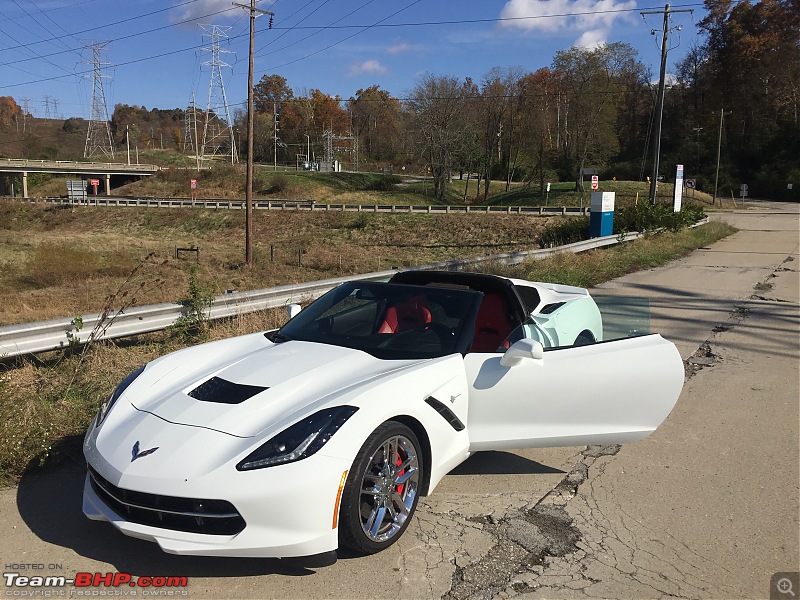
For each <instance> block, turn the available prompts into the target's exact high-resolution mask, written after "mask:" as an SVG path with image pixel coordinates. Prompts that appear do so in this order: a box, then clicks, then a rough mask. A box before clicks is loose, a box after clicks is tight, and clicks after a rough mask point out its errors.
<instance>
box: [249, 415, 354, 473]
mask: <svg viewBox="0 0 800 600" xmlns="http://www.w3.org/2000/svg"><path fill="white" fill-rule="evenodd" d="M357 410H358V409H357V408H355V407H354V406H337V407H335V408H326V409H324V410H321V411H319V412H315V413H314V414H313V415H311V416H310V417H306V418H305V419H303V420H302V421H300V422H298V423H295V424H294V425H292V426H291V427H289V428H287V429H284V430H283V431H281V432H280V433H278V434H277V435H275V436H274V437H273V438H272V439H270V440H269V441H268V442H267V443H265V444H262V445H261V446H259V447H258V448H257V449H256V450H255V451H254V452H252V453H251V454H250V456H248V457H247V458H245V459H244V460H243V461H242V462H240V463H239V464H238V465H236V468H237V469H238V470H239V471H250V470H251V469H262V468H264V467H272V466H275V465H283V464H286V463H290V462H295V461H298V460H302V459H304V458H307V457H309V456H311V455H312V454H314V453H315V452H317V450H319V449H320V448H322V447H323V446H324V445H325V444H327V443H328V440H330V439H331V437H332V436H333V434H334V433H336V432H337V431H338V430H339V428H340V427H341V426H342V425H344V423H345V421H347V419H349V418H350V417H352V416H353V415H354V414H355V412H356V411H357Z"/></svg>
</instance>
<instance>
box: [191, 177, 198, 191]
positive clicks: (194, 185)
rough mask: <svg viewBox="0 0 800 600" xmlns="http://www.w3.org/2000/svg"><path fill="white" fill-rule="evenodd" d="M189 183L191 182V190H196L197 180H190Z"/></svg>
mask: <svg viewBox="0 0 800 600" xmlns="http://www.w3.org/2000/svg"><path fill="white" fill-rule="evenodd" d="M190 181H191V184H192V189H193V190H196V189H197V179H191V180H190Z"/></svg>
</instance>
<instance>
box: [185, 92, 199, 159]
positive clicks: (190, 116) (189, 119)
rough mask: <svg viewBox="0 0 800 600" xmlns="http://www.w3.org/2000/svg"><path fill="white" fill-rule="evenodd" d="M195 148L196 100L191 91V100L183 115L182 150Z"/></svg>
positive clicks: (188, 150) (194, 149)
mask: <svg viewBox="0 0 800 600" xmlns="http://www.w3.org/2000/svg"><path fill="white" fill-rule="evenodd" d="M196 150H197V102H195V99H194V92H192V101H191V102H189V107H188V108H187V109H186V112H185V113H184V115H183V151H184V152H195V151H196Z"/></svg>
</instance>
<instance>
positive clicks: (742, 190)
mask: <svg viewBox="0 0 800 600" xmlns="http://www.w3.org/2000/svg"><path fill="white" fill-rule="evenodd" d="M739 195H740V196H741V197H742V198H747V184H746V183H743V184H742V185H741V187H740V188H739Z"/></svg>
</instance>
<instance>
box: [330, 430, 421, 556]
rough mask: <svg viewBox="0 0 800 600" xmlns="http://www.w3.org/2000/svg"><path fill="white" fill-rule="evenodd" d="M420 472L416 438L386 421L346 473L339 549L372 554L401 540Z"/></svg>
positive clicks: (416, 497) (411, 512)
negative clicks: (343, 548)
mask: <svg viewBox="0 0 800 600" xmlns="http://www.w3.org/2000/svg"><path fill="white" fill-rule="evenodd" d="M387 456H388V457H389V460H387ZM423 468H424V466H423V457H422V453H421V447H420V444H419V440H417V436H416V435H414V432H413V431H411V429H409V428H408V427H406V426H405V425H403V424H402V423H397V422H395V421H387V422H386V423H384V424H382V425H381V426H380V427H378V428H377V429H376V430H375V431H373V432H372V434H371V435H370V436H369V437H368V438H367V440H366V441H365V442H364V444H363V445H362V446H361V449H360V450H359V451H358V454H357V455H356V458H355V460H354V461H353V466H352V468H351V469H350V472H349V473H348V475H347V481H346V483H345V487H344V492H343V493H342V502H341V509H340V512H339V543H340V545H342V546H344V547H346V548H349V549H350V550H353V551H355V552H358V553H361V554H374V553H376V552H380V551H381V550H384V549H385V548H388V547H389V546H391V545H392V544H394V543H395V542H396V541H397V540H398V539H400V536H402V535H403V532H404V531H405V530H406V527H408V524H409V522H410V521H411V517H412V516H413V515H414V511H415V510H416V508H417V501H418V500H419V493H420V486H421V484H422V481H423Z"/></svg>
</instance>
